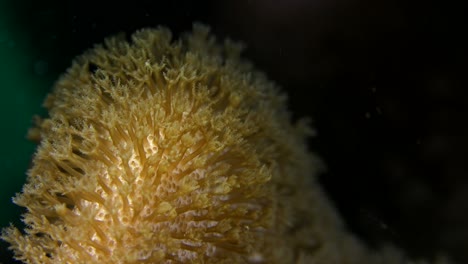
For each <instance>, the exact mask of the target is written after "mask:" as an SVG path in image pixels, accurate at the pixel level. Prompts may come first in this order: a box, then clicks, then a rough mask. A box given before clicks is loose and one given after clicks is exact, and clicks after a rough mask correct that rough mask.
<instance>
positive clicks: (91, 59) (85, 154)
mask: <svg viewBox="0 0 468 264" xmlns="http://www.w3.org/2000/svg"><path fill="white" fill-rule="evenodd" d="M240 50H241V49H240V47H239V45H237V44H234V43H232V42H229V41H226V42H225V44H224V45H220V44H218V43H216V41H215V39H214V38H213V37H212V36H211V35H210V34H209V31H208V29H207V28H206V27H204V26H201V25H196V26H194V30H193V32H192V33H191V34H186V35H184V36H183V37H181V38H180V39H179V40H172V37H171V33H170V32H169V31H168V30H167V29H165V28H159V29H144V30H141V31H138V32H136V33H135V34H133V35H132V37H131V41H130V42H128V41H126V40H125V38H124V37H113V38H109V39H107V40H106V41H105V43H104V44H103V45H98V46H96V47H95V48H93V49H92V50H90V51H88V52H86V53H85V54H84V55H82V56H80V57H78V58H77V59H76V60H75V62H74V63H73V65H72V67H71V68H70V69H69V70H68V72H67V73H66V74H65V75H64V76H62V77H61V78H60V80H59V81H58V82H57V84H56V86H55V89H54V90H53V92H52V93H51V94H50V95H49V96H48V98H47V100H46V102H45V106H46V107H47V108H48V110H49V117H48V118H46V119H44V120H42V121H40V122H38V126H37V127H36V128H34V129H33V130H32V132H33V134H34V135H35V136H36V137H38V139H40V145H39V147H38V150H37V153H36V154H35V157H34V161H33V166H32V168H31V169H30V171H29V172H28V182H27V183H26V185H25V186H24V188H23V192H22V193H21V194H19V195H17V196H16V197H15V198H14V202H15V203H17V204H18V205H20V206H23V207H26V208H27V212H26V214H25V215H24V222H25V223H26V225H27V227H26V228H25V230H24V233H22V232H20V231H19V230H18V229H16V228H14V227H9V228H7V229H5V230H4V232H3V236H2V238H3V239H4V240H6V241H8V242H9V243H10V244H11V248H12V249H13V250H14V252H15V257H16V258H17V259H18V260H21V261H23V262H25V263H323V264H333V263H337V264H338V263H340V264H341V263H343V264H347V263H401V262H399V261H401V260H402V259H403V258H402V256H400V255H399V254H398V253H392V252H391V253H388V254H387V253H384V254H371V253H369V252H368V251H367V249H366V248H365V247H363V246H362V245H361V244H360V243H359V242H358V241H357V240H356V239H355V238H353V237H352V236H351V235H349V234H348V233H347V232H346V231H345V230H344V228H343V227H342V224H341V222H340V220H339V218H338V216H337V215H336V213H335V211H334V209H333V208H332V207H331V206H330V205H329V203H328V201H327V199H326V198H325V197H324V195H323V194H322V192H321V190H320V188H319V186H318V185H317V184H316V182H315V181H316V179H315V175H316V168H317V167H318V164H319V163H318V162H317V160H316V158H314V157H313V156H312V155H311V154H309V153H308V152H307V150H306V149H305V147H304V146H305V137H306V135H307V134H308V131H309V130H308V128H307V126H306V125H305V123H304V122H298V123H296V124H292V122H291V120H290V116H289V114H288V112H287V111H286V109H285V97H284V95H282V94H281V93H280V92H279V91H278V88H277V87H276V86H275V85H274V84H273V83H272V82H270V81H268V80H267V79H266V78H265V76H264V75H263V74H262V73H260V72H258V71H256V70H255V69H254V68H253V67H252V66H251V65H250V64H249V63H248V62H246V61H243V60H242V59H240V57H239V53H240Z"/></svg>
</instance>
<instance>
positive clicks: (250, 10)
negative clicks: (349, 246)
mask: <svg viewBox="0 0 468 264" xmlns="http://www.w3.org/2000/svg"><path fill="white" fill-rule="evenodd" d="M465 13H466V12H465V9H463V7H462V6H461V5H459V6H457V5H456V4H455V2H450V1H439V2H435V1H433V2H431V1H403V0H399V1H398V0H397V1H392V0H383V1H375V0H365V1H364V0H345V1H334V0H331V1H330V0H328V1H325V0H310V1H306V0H276V1H275V0H270V1H269V0H257V1H239V0H238V1H236V0H229V1H215V0H213V1H127V2H114V1H112V2H110V1H109V2H106V1H64V0H62V1H33V0H30V1H13V0H11V1H5V0H0V56H1V57H0V89H1V92H2V93H3V96H2V99H1V105H0V107H1V109H0V110H1V112H2V125H1V128H2V129H1V131H2V132H1V137H0V138H1V140H2V148H1V150H0V155H1V156H0V184H1V186H0V190H1V192H0V198H1V199H0V206H1V207H0V208H2V215H1V217H0V220H1V222H0V226H6V225H8V223H9V222H13V223H14V224H15V225H19V223H18V219H19V214H20V209H19V208H17V207H16V206H13V205H11V202H10V197H11V196H13V195H14V193H15V192H19V191H20V190H21V186H22V184H23V183H24V180H25V172H26V170H27V168H28V166H29V162H30V159H31V155H32V154H33V151H34V145H33V144H32V143H29V142H27V141H26V139H25V135H26V132H27V128H28V127H29V126H30V124H31V118H32V115H33V114H41V113H42V114H43V113H44V110H43V109H41V108H40V105H41V102H42V100H43V98H44V96H45V95H46V93H47V92H48V91H49V90H50V88H51V87H52V85H53V82H54V80H56V79H57V78H58V76H59V75H60V73H62V72H64V71H65V70H66V68H67V67H69V65H70V63H71V60H72V59H73V58H74V57H75V56H76V55H79V54H81V53H82V52H83V51H84V50H86V49H88V48H91V47H92V46H93V45H94V44H95V43H99V42H101V41H102V40H103V38H104V37H106V36H109V35H112V34H116V33H118V32H122V31H124V32H127V33H131V32H133V31H135V30H137V29H140V28H142V27H155V26H158V25H164V26H167V27H169V28H170V29H171V30H172V31H173V32H174V34H175V35H176V36H177V35H178V34H179V33H180V32H183V31H189V30H191V26H192V23H193V22H194V21H198V22H202V23H205V24H207V25H209V26H210V27H211V28H212V31H213V33H214V34H216V35H217V36H218V37H219V38H224V37H230V38H231V39H234V40H240V41H242V42H244V43H245V44H246V46H247V50H246V52H245V53H244V55H245V57H246V58H248V59H250V60H251V61H252V62H253V63H254V64H255V65H256V66H257V67H258V68H259V69H261V70H263V71H265V72H266V73H267V74H268V76H269V77H270V78H271V79H272V80H274V81H276V82H277V83H278V84H279V85H281V86H282V87H283V88H284V90H285V91H286V92H287V93H288V94H289V98H290V100H289V108H290V109H291V112H293V115H294V118H298V117H301V116H310V117H312V119H313V126H314V127H315V128H316V130H317V134H318V136H317V137H315V138H313V139H311V140H310V148H311V150H313V151H314V152H316V153H318V154H319V155H320V156H321V157H322V158H323V160H324V161H325V163H326V164H327V172H326V173H324V174H322V175H321V177H320V181H321V182H322V184H323V186H324V188H325V189H326V191H327V193H328V194H329V195H330V197H331V199H332V200H333V201H334V203H335V204H336V205H337V207H338V209H339V211H340V213H341V214H342V215H343V217H344V219H345V221H346V224H347V225H348V226H349V228H350V229H351V230H352V231H353V232H355V233H356V234H358V235H359V236H360V237H361V238H362V239H363V240H364V241H366V242H367V243H368V244H369V245H370V246H371V247H378V246H380V245H382V244H383V243H387V242H390V243H394V244H396V245H398V246H399V247H401V248H403V249H404V250H405V251H406V252H408V253H409V254H410V255H411V256H413V257H432V256H433V255H434V254H437V253H438V252H439V251H443V252H445V253H447V254H449V255H450V256H452V257H453V258H454V259H455V260H458V261H459V262H460V263H468V255H467V249H468V243H467V241H468V239H467V238H468V224H467V223H468V177H467V172H468V136H467V132H468V129H467V126H466V122H467V119H466V117H467V114H468V104H467V99H468V97H467V91H466V87H467V86H466V84H467V80H466V70H467V67H466V62H467V49H466V47H467V42H466V41H465V40H464V39H465V35H466V21H465V18H464V14H465ZM0 246H1V247H0V262H2V263H4V264H6V263H14V262H12V261H11V253H10V252H8V251H7V250H6V244H5V243H4V242H1V244H0Z"/></svg>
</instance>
